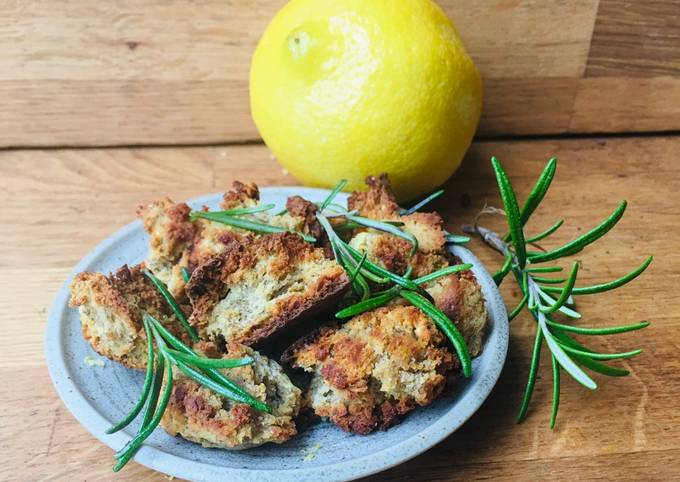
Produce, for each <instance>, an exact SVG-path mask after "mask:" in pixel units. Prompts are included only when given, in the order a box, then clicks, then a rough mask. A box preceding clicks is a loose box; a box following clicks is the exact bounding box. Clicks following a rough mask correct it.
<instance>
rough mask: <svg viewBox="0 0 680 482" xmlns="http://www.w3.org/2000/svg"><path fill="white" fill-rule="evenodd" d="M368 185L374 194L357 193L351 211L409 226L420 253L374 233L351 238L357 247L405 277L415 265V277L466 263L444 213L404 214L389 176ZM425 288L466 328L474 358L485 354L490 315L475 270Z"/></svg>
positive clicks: (363, 231)
mask: <svg viewBox="0 0 680 482" xmlns="http://www.w3.org/2000/svg"><path fill="white" fill-rule="evenodd" d="M366 183H367V184H368V186H369V190H368V191H366V192H355V193H352V195H351V196H350V198H349V200H348V207H349V208H350V209H356V210H358V211H359V213H360V214H361V215H362V216H366V217H369V218H372V219H382V220H393V221H395V220H398V221H401V222H403V223H404V225H403V226H402V227H401V229H403V230H404V231H407V232H409V233H411V234H413V235H414V236H415V237H416V238H417V239H418V244H419V246H418V251H417V252H416V253H415V254H413V255H411V254H410V250H411V244H410V243H409V242H408V241H406V240H405V239H403V238H399V237H397V236H394V235H392V234H389V233H385V232H380V231H376V230H373V229H361V230H357V231H355V233H354V235H353V237H352V238H351V239H350V245H351V246H353V247H354V248H355V249H357V250H358V251H360V252H365V253H367V257H368V259H369V260H370V261H372V262H374V263H377V264H379V265H381V266H383V267H385V268H386V269H388V270H390V271H392V272H394V273H397V274H404V273H405V272H406V270H407V268H408V267H411V269H412V277H413V278H418V277H421V276H425V275H427V274H430V273H432V272H434V271H437V270H439V269H442V268H445V267H447V266H449V265H450V264H456V263H459V262H460V260H458V259H455V258H454V257H453V256H451V254H450V253H448V252H447V250H446V246H445V237H444V230H443V228H442V224H443V223H442V219H441V217H440V216H439V215H438V214H436V213H420V212H419V213H413V214H409V215H406V216H400V215H399V206H398V205H397V203H396V200H395V198H394V196H393V195H392V192H391V190H390V185H389V181H388V179H387V176H385V175H382V176H379V177H377V178H376V177H369V178H367V179H366ZM424 288H425V289H426V290H427V291H428V292H429V293H430V294H431V295H432V297H433V299H434V301H435V304H436V305H437V307H438V308H439V309H440V310H442V311H443V312H444V314H446V315H447V316H448V317H449V318H450V319H451V321H453V323H454V324H455V325H456V326H457V328H458V329H459V330H460V332H461V334H462V335H463V337H464V338H465V341H466V342H467V344H468V348H469V350H470V354H471V355H472V356H477V355H479V354H480V353H481V350H482V340H483V337H484V333H485V330H486V324H487V312H486V307H485V305H484V297H483V295H482V292H481V289H480V287H479V285H478V283H477V280H476V279H475V277H474V274H472V272H470V271H466V272H462V273H457V274H452V275H449V276H445V277H442V278H439V279H437V280H435V281H433V282H430V283H428V284H426V285H425V286H424ZM402 302H403V300H402Z"/></svg>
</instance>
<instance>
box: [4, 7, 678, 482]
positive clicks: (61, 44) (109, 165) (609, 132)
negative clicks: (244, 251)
mask: <svg viewBox="0 0 680 482" xmlns="http://www.w3.org/2000/svg"><path fill="white" fill-rule="evenodd" d="M283 3H284V1H283V0H239V1H216V0H203V1H200V2H195V3H194V2H187V1H174V2H168V1H166V0H143V1H142V0H134V1H132V0H130V1H126V0H122V1H119V2H115V3H112V2H95V1H91V2H87V1H81V0H73V1H62V2H56V1H37V0H23V1H15V2H14V1H10V2H3V3H2V4H1V5H0V17H1V18H3V19H4V21H3V22H2V26H1V27H0V31H1V32H2V35H0V46H1V47H2V48H0V99H2V105H1V106H0V147H1V148H2V150H0V201H1V205H2V206H3V208H2V210H1V211H0V228H1V229H2V235H3V238H4V242H3V243H2V249H1V250H0V253H2V254H0V267H2V273H3V276H2V277H1V278H0V301H1V306H2V310H0V326H1V327H2V330H1V331H0V353H1V355H0V374H1V375H2V380H3V382H4V383H3V390H2V391H0V406H1V407H2V410H1V411H0V447H2V449H3V464H2V465H0V479H1V480H31V481H33V480H47V479H49V480H67V479H68V480H111V479H114V477H113V475H112V473H111V472H110V467H111V461H112V459H111V455H112V454H111V450H110V449H108V448H107V447H105V446H104V445H102V444H101V443H99V442H98V441H97V440H95V439H94V438H93V437H92V436H90V435H89V434H88V433H87V432H86V431H85V430H84V429H83V428H82V427H80V425H78V424H77V423H76V422H75V420H74V419H73V417H72V416H71V415H70V413H69V412H68V411H67V410H66V408H65V407H64V405H63V404H62V402H61V401H60V399H59V398H58V397H57V395H56V393H55V391H54V389H53V387H52V384H51V382H50V379H49V376H48V374H47V370H46V368H45V362H44V357H43V336H44V326H45V319H46V315H47V310H48V309H49V305H50V303H51V301H52V299H53V297H54V295H55V293H56V291H57V289H58V287H59V286H60V284H61V283H62V282H63V280H64V279H65V278H66V276H67V275H68V273H69V271H70V269H71V267H72V266H73V265H74V264H75V263H76V262H77V261H78V260H79V259H80V258H81V257H82V256H84V255H85V254H86V253H87V251H88V250H90V249H91V248H93V247H94V246H95V245H96V244H97V243H99V242H100V241H101V240H102V239H103V238H104V237H105V236H107V235H108V234H109V233H111V232H112V231H114V230H115V229H118V228H119V227H121V226H123V225H124V224H125V223H127V222H129V221H130V220H131V219H132V218H133V216H134V210H135V207H136V206H137V204H139V203H141V202H144V201H148V200H151V199H154V198H155V197H157V196H159V195H169V196H171V197H173V198H175V199H178V200H179V199H185V198H189V197H192V196H195V195H198V194H202V193H206V192H213V191H220V190H223V189H225V188H226V187H228V186H229V185H230V183H231V181H233V180H234V179H243V180H252V181H255V182H257V183H259V184H261V185H277V184H278V185H282V184H294V183H295V180H294V179H291V178H290V177H288V176H287V175H286V174H285V173H284V172H283V171H282V170H281V168H280V167H279V166H278V164H277V163H276V162H275V161H274V159H273V158H272V157H271V155H270V153H269V151H268V150H267V149H266V148H265V147H264V146H263V145H262V144H261V143H260V142H259V140H258V137H257V132H256V130H255V129H254V126H253V124H252V122H251V120H250V117H249V113H248V107H247V106H248V103H247V71H248V64H249V57H250V55H251V52H252V49H253V48H254V45H255V43H256V41H257V38H258V35H259V34H260V32H261V31H262V29H263V28H264V26H265V25H266V23H267V21H268V19H269V18H270V17H271V16H272V15H273V13H274V12H275V11H276V10H277V8H279V7H280V6H281V5H282V4H283ZM440 3H441V4H442V6H443V7H444V8H445V10H446V11H447V12H448V13H449V14H450V15H451V16H452V17H453V18H454V19H455V21H456V23H457V25H458V27H459V30H460V31H461V34H462V36H463V38H464V40H465V42H466V44H467V45H468V47H469V50H470V52H471V54H472V56H473V57H474V59H475V61H476V62H477V64H478V65H479V66H480V69H481V71H482V73H483V75H484V78H485V85H486V99H485V102H486V104H485V114H484V118H483V120H482V124H481V126H480V130H479V138H478V140H477V141H476V142H475V143H474V145H473V146H472V148H471V150H470V153H469V154H468V156H467V159H466V161H465V163H464V165H463V167H462V168H461V170H460V171H459V172H458V173H456V175H455V176H454V177H453V178H452V180H451V181H450V182H449V183H448V184H447V185H446V188H447V195H446V197H445V198H443V199H441V200H439V201H438V202H437V204H436V208H437V209H439V210H440V211H441V212H442V213H443V214H445V217H446V219H447V224H448V226H449V228H450V229H452V230H457V227H458V226H459V225H460V224H461V223H464V222H469V221H470V220H471V219H472V218H473V217H474V215H475V214H476V213H477V212H478V211H479V210H480V209H481V208H482V207H483V206H484V205H485V204H486V203H489V204H492V205H498V203H499V200H498V195H497V191H496V188H495V183H494V180H493V177H492V174H491V171H490V167H489V162H488V159H489V157H490V156H491V155H496V156H498V157H499V158H500V159H501V160H502V161H504V163H505V165H506V168H507V170H508V172H509V173H510V175H511V177H512V179H513V182H514V183H515V184H516V187H517V190H518V193H519V195H520V197H521V198H523V197H524V196H526V194H527V192H528V190H529V189H530V186H531V184H532V182H533V180H534V178H535V176H536V175H537V173H538V172H539V171H540V169H541V167H542V165H543V163H544V161H545V160H547V159H548V158H549V157H551V156H553V155H556V156H557V157H558V158H559V159H560V165H559V169H558V175H557V179H556V181H555V183H554V186H553V188H552V189H551V192H550V194H549V196H548V198H547V199H546V201H545V202H544V204H545V205H544V207H543V209H542V210H541V211H540V212H538V213H537V214H536V215H535V219H534V220H533V224H532V228H534V229H536V230H539V229H542V228H544V227H547V226H548V225H549V224H551V223H552V222H553V221H554V220H555V219H556V218H558V217H564V218H566V219H567V223H566V224H565V227H564V228H562V230H561V231H560V232H558V233H557V234H556V235H555V237H554V239H553V240H551V241H550V243H549V245H557V244H558V243H560V242H563V241H566V240H567V238H569V237H572V236H574V235H578V234H579V233H580V232H583V230H584V229H587V228H589V227H590V226H592V225H594V224H595V223H596V222H598V221H599V220H600V219H601V218H603V217H604V216H606V215H607V214H608V213H609V212H610V211H611V210H612V209H613V208H614V207H615V205H616V203H617V202H618V201H619V200H620V199H624V198H625V199H628V201H629V203H630V206H629V209H628V212H627V214H626V216H625V217H624V219H623V220H622V221H621V223H620V225H619V226H618V227H617V228H616V229H615V230H614V231H613V232H611V233H610V234H608V235H607V236H606V238H604V239H603V240H601V241H600V242H599V243H598V244H597V245H595V246H594V247H593V248H591V249H588V250H587V251H585V252H583V253H582V254H579V255H578V259H580V260H581V261H582V270H581V279H582V280H583V281H584V282H588V281H593V282H594V281H601V280H607V279H611V278H614V277H617V276H619V275H621V274H623V273H624V272H626V271H627V270H629V269H631V268H632V267H634V266H636V265H637V264H638V263H639V262H640V261H641V260H642V259H643V258H644V257H645V256H647V255H648V254H654V255H655V257H656V258H655V262H654V263H653V265H652V267H651V268H650V269H649V271H648V272H647V273H646V274H645V275H644V276H643V277H642V278H640V279H639V280H636V281H635V282H634V283H632V284H631V285H629V286H627V287H625V288H623V289H621V290H620V291H617V292H615V293H610V294H605V295H599V296H596V297H595V298H583V299H582V300H580V301H581V302H580V304H579V306H580V308H581V310H582V313H583V314H584V318H585V319H586V320H587V321H588V322H589V323H590V324H602V325H606V324H614V323H616V324H619V323H623V322H635V321H640V320H643V319H649V320H651V321H652V322H653V324H652V326H651V327H650V328H648V329H647V330H645V331H643V332H639V333H635V334H625V335H619V336H617V337H610V338H607V339H604V340H595V342H594V346H595V347H596V348H601V349H606V350H622V349H626V348H629V347H637V346H642V347H644V348H645V352H644V353H643V354H642V355H641V356H639V357H637V358H635V359H633V360H630V361H626V362H622V363H621V366H625V367H626V368H628V369H629V370H630V371H631V376H630V377H627V378H621V379H603V378H601V377H599V378H598V382H599V383H600V389H599V390H598V391H596V392H590V391H587V390H584V389H582V388H581V387H579V386H577V384H576V383H575V382H573V381H572V380H570V379H565V380H564V383H563V385H564V386H563V393H562V403H561V410H560V416H559V419H558V426H557V428H556V429H555V430H554V431H550V430H549V429H548V418H549V410H550V395H551V394H550V390H551V386H550V375H549V371H546V369H547V368H548V367H547V366H543V367H542V371H541V374H540V376H539V380H538V382H537V388H536V393H535V396H534V403H533V405H532V409H531V412H530V416H529V418H528V420H527V421H526V422H525V423H523V424H522V425H516V424H515V423H514V416H515V413H516V411H517V407H518V404H519V400H520V397H521V393H522V390H523V386H524V383H525V378H526V372H527V368H528V362H529V357H530V349H531V344H532V342H533V330H534V324H533V322H532V321H531V320H530V319H528V318H527V317H526V316H521V317H520V318H518V319H516V320H515V321H514V322H513V323H512V337H511V342H510V353H509V357H508V361H507V363H506V366H505V369H504V372H503V375H502V378H501V381H500V382H499V384H498V385H497V387H496V388H495V389H494V392H493V393H492V395H491V397H490V398H489V400H488V401H487V402H486V403H485V404H484V405H483V407H482V408H481V410H480V411H479V412H478V413H477V414H476V415H475V416H474V417H473V418H472V419H471V420H470V421H469V422H468V423H467V424H466V425H465V426H464V427H463V429H462V430H460V431H458V432H456V434H455V435H453V436H452V437H450V438H449V439H447V440H446V441H445V442H443V443H441V444H439V445H438V446H437V447H435V448H433V449H432V450H430V451H429V452H427V453H426V454H424V455H421V456H420V457H417V458H416V459H414V460H412V461H410V462H408V463H406V464H404V465H402V466H400V467H398V468H395V469H392V470H390V471H387V472H385V473H384V474H381V475H379V476H376V477H374V480H404V479H409V480H451V481H453V480H478V479H498V480H526V479H529V478H531V479H541V480H543V479H545V480H564V479H568V480H574V479H607V480H671V479H680V383H679V382H680V375H679V374H678V373H679V372H680V360H679V358H678V351H679V350H680V321H679V317H678V314H679V311H680V310H678V308H677V306H678V303H677V299H676V291H677V289H678V288H680V274H679V273H680V254H678V251H679V250H678V248H679V247H680V246H679V241H678V239H679V238H680V223H678V219H679V215H678V206H679V205H680V174H678V167H677V162H678V153H680V136H678V134H677V133H678V132H680V40H679V39H680V17H679V14H680V2H678V1H666V2H661V1H645V2H641V1H622V0H601V1H599V2H598V1H597V0H575V1H570V2H564V1H557V0H534V1H532V0H525V1H519V0H516V1H513V0H494V1H482V0H474V1H464V0H443V1H441V2H440ZM490 222H491V223H492V224H495V225H496V226H500V224H498V220H496V221H494V220H490ZM471 247H472V249H473V250H475V252H476V253H477V254H478V255H479V256H480V257H481V259H482V261H484V262H485V263H487V264H488V266H489V267H490V268H494V267H496V266H497V265H498V264H499V263H498V259H497V258H496V257H495V256H494V253H492V252H490V251H489V250H488V249H487V248H486V247H484V246H483V245H482V244H481V243H480V242H478V241H474V242H473V243H472V244H471ZM503 293H504V295H505V296H506V299H507V301H508V303H509V304H510V303H513V302H514V301H516V300H517V295H518V293H517V290H516V289H514V288H513V287H512V286H511V284H510V283H508V284H507V286H504V287H503ZM544 358H545V357H544ZM115 480H164V479H163V476H162V475H160V474H157V473H154V472H152V471H150V470H148V469H146V468H144V467H141V466H139V465H137V464H134V463H132V464H130V466H128V467H127V468H126V469H125V470H124V471H123V472H122V473H121V474H119V475H117V476H116V477H115Z"/></svg>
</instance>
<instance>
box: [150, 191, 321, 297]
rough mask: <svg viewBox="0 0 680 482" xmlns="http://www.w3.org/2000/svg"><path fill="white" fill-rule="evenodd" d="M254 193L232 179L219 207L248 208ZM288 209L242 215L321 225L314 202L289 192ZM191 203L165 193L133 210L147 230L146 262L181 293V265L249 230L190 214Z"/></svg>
mask: <svg viewBox="0 0 680 482" xmlns="http://www.w3.org/2000/svg"><path fill="white" fill-rule="evenodd" d="M259 199H260V193H259V190H258V188H257V186H256V185H255V184H244V183H242V182H239V181H235V182H234V184H233V186H232V190H231V191H228V192H226V193H225V194H224V196H223V199H222V202H221V203H220V208H221V209H223V210H227V209H236V208H252V207H256V206H257V205H258V204H259ZM287 208H288V212H287V213H285V214H282V215H280V216H276V215H272V214H268V213H255V214H250V215H244V216H239V217H240V218H242V219H247V220H251V221H257V222H261V223H265V224H269V225H272V226H278V227H281V228H284V229H286V230H289V231H296V232H302V233H305V234H309V235H311V236H315V237H316V236H319V235H320V233H321V227H320V226H319V224H318V222H317V220H316V206H315V205H314V204H313V203H310V202H309V201H306V200H305V199H303V198H301V197H299V196H294V197H291V198H290V199H289V200H288V203H287ZM190 214H191V208H190V207H189V206H188V205H187V204H185V203H178V204H175V203H174V202H173V201H172V200H170V199H168V198H165V199H162V200H159V201H154V202H152V203H150V204H148V205H144V206H140V207H139V208H138V210H137V215H138V216H139V217H140V218H141V219H142V221H143V223H144V229H145V230H146V232H147V233H148V234H149V238H150V239H149V254H148V256H147V260H146V264H147V265H148V266H149V269H151V271H153V273H154V274H155V275H156V276H157V277H158V278H159V279H160V280H161V281H163V282H164V283H165V284H166V285H167V286H168V289H169V290H170V292H171V293H172V294H173V295H174V296H175V297H177V298H182V297H183V293H184V286H185V281H184V278H183V276H182V268H185V269H187V271H188V272H189V273H191V272H192V271H193V270H194V269H196V268H197V267H198V266H200V265H201V264H203V263H204V262H205V261H207V260H208V259H209V258H211V257H212V256H215V255H217V254H220V253H223V252H225V251H226V250H227V249H228V248H229V246H230V245H231V244H232V243H234V242H238V241H240V239H241V238H242V237H243V236H248V235H252V232H251V231H247V230H243V229H239V228H235V227H232V226H228V225H225V224H221V223H216V222H212V221H208V220H206V219H196V220H195V221H193V222H192V221H191V220H190Z"/></svg>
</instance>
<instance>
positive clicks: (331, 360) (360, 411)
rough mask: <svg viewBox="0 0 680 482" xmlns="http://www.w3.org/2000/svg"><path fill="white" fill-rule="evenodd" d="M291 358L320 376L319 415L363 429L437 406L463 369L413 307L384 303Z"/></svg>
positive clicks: (312, 398) (312, 402) (307, 341)
mask: <svg viewBox="0 0 680 482" xmlns="http://www.w3.org/2000/svg"><path fill="white" fill-rule="evenodd" d="M283 359H284V361H286V362H288V363H290V364H292V366H294V367H297V368H302V369H304V370H305V371H307V372H309V373H312V381H311V384H310V386H309V388H308V390H307V392H306V393H305V403H306V404H307V405H308V406H310V407H311V408H312V409H313V410H314V412H315V413H316V414H317V415H319V416H320V417H324V418H328V419H330V420H331V421H332V422H333V423H335V424H337V425H338V426H339V427H340V428H342V429H343V430H345V431H348V432H356V433H359V434H367V433H370V432H372V431H373V430H375V429H377V428H380V429H385V428H387V427H389V426H390V425H392V424H393V423H395V422H397V421H398V420H399V419H400V418H401V417H402V416H403V415H404V414H406V413H408V412H409V411H411V410H412V409H414V408H415V407H416V406H419V405H420V406H424V405H428V404H430V403H431V402H432V401H433V400H434V399H435V398H436V397H437V396H438V395H439V394H440V393H441V392H442V390H443V389H444V386H445V384H446V380H447V377H448V375H449V374H451V373H452V372H453V371H454V370H455V369H457V368H458V366H457V358H455V357H454V356H453V355H452V354H451V353H450V352H449V350H448V349H447V348H446V345H445V338H444V336H443V335H442V334H441V333H440V332H439V330H437V328H436V327H435V325H434V324H433V323H432V321H431V320H430V319H428V318H427V317H426V316H425V315H424V314H423V313H422V312H421V311H419V310H418V309H416V308H415V307H412V306H394V307H382V308H378V309H376V310H373V311H369V312H366V313H363V314H361V315H359V316H356V317H355V318H353V319H351V320H350V321H348V322H347V323H345V324H344V325H342V326H340V327H339V328H331V327H326V328H322V329H320V330H319V331H317V332H316V333H313V334H312V335H310V336H308V337H306V338H303V339H301V340H300V341H298V342H297V343H296V344H294V345H293V346H292V347H290V348H289V349H288V351H287V352H286V353H285V354H284V357H283Z"/></svg>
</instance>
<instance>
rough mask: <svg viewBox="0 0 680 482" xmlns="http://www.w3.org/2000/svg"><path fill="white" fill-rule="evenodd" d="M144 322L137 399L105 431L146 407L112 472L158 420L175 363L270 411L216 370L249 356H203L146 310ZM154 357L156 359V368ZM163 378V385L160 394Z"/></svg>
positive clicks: (248, 360) (240, 362) (202, 380)
mask: <svg viewBox="0 0 680 482" xmlns="http://www.w3.org/2000/svg"><path fill="white" fill-rule="evenodd" d="M143 322H144V329H145V331H146V334H147V343H148V344H147V350H148V356H147V362H148V365H147V371H146V378H145V381H144V387H143V388H142V393H141V396H140V398H139V401H138V402H137V403H136V404H135V406H134V407H133V408H132V410H131V411H130V412H129V413H128V415H126V416H125V418H123V420H121V421H120V422H119V423H117V424H115V425H114V426H113V427H111V428H110V429H108V430H107V431H106V433H108V434H110V433H114V432H116V431H118V430H120V429H122V428H124V427H126V426H127V425H129V424H130V423H131V422H132V421H133V420H134V419H135V418H136V417H137V415H138V414H139V412H140V411H141V409H142V407H143V406H145V405H146V410H145V411H144V415H143V419H142V423H141V426H140V428H139V431H138V432H137V435H136V436H135V437H134V438H132V439H131V440H130V441H129V442H128V443H127V444H126V445H125V446H124V447H123V448H122V449H121V450H119V451H118V452H116V456H115V457H116V459H117V463H116V465H115V466H114V468H113V470H114V471H115V472H117V471H118V470H120V469H121V468H123V466H125V464H126V463H127V462H128V461H129V460H130V459H131V458H132V457H133V456H134V454H135V453H136V452H137V450H139V448H140V447H141V446H142V444H143V443H144V441H145V440H146V439H147V438H148V437H149V435H151V433H152V432H153V431H154V430H155V429H156V427H157V426H158V424H159V423H160V420H161V418H162V417H163V412H164V411H165V409H166V407H167V404H168V400H169V398H170V394H171V393H172V382H173V374H172V367H173V366H176V367H177V368H178V369H179V370H180V371H181V372H182V373H184V374H185V375H186V376H187V377H189V378H191V379H193V380H195V381H197V382H198V383H200V384H201V385H203V386H204V387H206V388H209V389H211V390H213V391H214V392H216V393H217V394H219V395H221V396H223V397H225V398H228V399H230V400H233V401H235V402H237V403H246V404H248V405H250V406H251V407H253V408H255V409H257V410H260V411H264V412H267V413H271V408H270V407H269V406H268V405H266V404H265V403H263V402H261V401H259V400H258V399H256V398H255V397H253V396H252V395H250V394H249V393H248V392H246V391H245V390H243V389H242V388H241V387H239V386H238V385H236V384H235V383H234V382H232V381H231V380H229V379H228V378H227V377H226V376H224V375H223V374H222V373H221V372H219V371H218V369H223V368H235V367H240V366H245V365H250V364H252V363H253V361H254V360H253V359H252V358H251V357H243V358H233V359H210V358H205V357H202V356H199V355H198V354H196V352H194V351H193V350H192V349H191V348H189V347H188V346H186V345H184V344H183V343H182V342H181V341H180V340H179V339H178V338H176V337H175V336H174V335H172V334H171V333H170V332H169V331H168V330H167V329H166V328H165V327H164V326H163V325H162V324H161V323H160V322H159V321H158V320H156V319H155V318H153V317H152V316H150V315H148V314H145V315H144V319H143ZM151 340H155V342H156V343H155V344H156V350H157V352H158V353H157V355H156V354H155V353H154V346H153V345H154V344H153V342H152V341H151ZM154 359H155V360H156V367H155V370H154V363H153V362H154ZM194 367H195V368H194ZM164 380H165V388H164V389H163V392H162V394H161V388H162V386H163V381H164Z"/></svg>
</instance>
